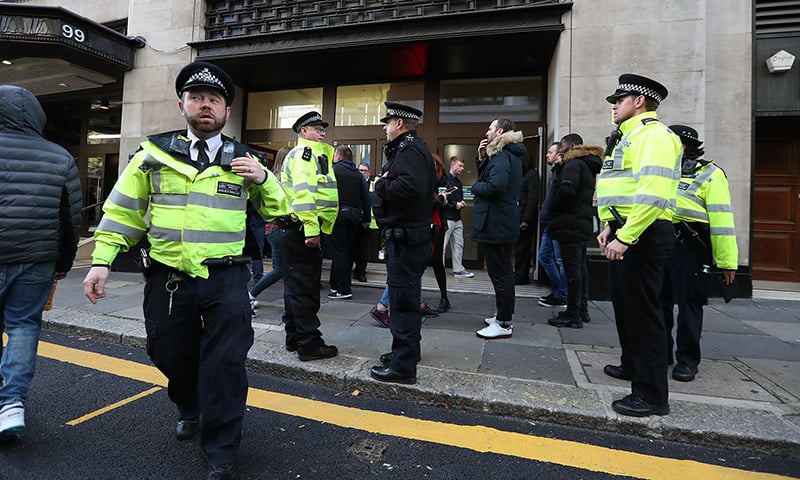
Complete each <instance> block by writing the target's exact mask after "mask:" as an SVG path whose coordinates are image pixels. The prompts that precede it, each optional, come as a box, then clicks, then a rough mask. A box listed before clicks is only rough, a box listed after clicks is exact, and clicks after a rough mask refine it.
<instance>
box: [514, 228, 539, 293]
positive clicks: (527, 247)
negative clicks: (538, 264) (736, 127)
mask: <svg viewBox="0 0 800 480" xmlns="http://www.w3.org/2000/svg"><path fill="white" fill-rule="evenodd" d="M535 234H536V226H535V225H528V227H527V228H520V229H519V239H518V240H517V243H516V244H515V245H514V256H515V261H514V278H515V279H516V281H517V282H519V283H523V284H524V283H528V282H530V281H531V248H532V247H533V236H534V235H535Z"/></svg>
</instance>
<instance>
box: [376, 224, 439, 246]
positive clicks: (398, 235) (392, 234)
mask: <svg viewBox="0 0 800 480" xmlns="http://www.w3.org/2000/svg"><path fill="white" fill-rule="evenodd" d="M383 238H384V239H386V241H390V240H391V241H393V242H395V243H399V244H401V245H409V246H413V245H422V244H423V243H427V242H430V241H431V227H430V226H429V225H426V226H424V227H392V228H386V229H384V230H383Z"/></svg>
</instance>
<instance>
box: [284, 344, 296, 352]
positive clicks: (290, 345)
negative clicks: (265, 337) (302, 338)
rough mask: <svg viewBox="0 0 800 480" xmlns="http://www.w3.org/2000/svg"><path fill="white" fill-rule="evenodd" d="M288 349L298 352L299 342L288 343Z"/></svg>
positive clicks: (288, 350)
mask: <svg viewBox="0 0 800 480" xmlns="http://www.w3.org/2000/svg"><path fill="white" fill-rule="evenodd" d="M286 351H287V352H296V351H297V344H294V343H287V344H286Z"/></svg>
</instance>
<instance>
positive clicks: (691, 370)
mask: <svg viewBox="0 0 800 480" xmlns="http://www.w3.org/2000/svg"><path fill="white" fill-rule="evenodd" d="M695 375H697V367H690V366H689V365H685V364H683V363H679V364H677V365H675V368H673V369H672V378H674V379H675V380H677V381H679V382H691V381H692V380H694V376H695Z"/></svg>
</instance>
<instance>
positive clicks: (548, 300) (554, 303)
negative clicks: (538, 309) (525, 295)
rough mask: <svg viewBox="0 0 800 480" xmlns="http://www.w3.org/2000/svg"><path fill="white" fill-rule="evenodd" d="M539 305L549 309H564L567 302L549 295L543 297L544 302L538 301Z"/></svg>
mask: <svg viewBox="0 0 800 480" xmlns="http://www.w3.org/2000/svg"><path fill="white" fill-rule="evenodd" d="M539 305H541V306H543V307H550V308H556V307H566V306H567V301H566V300H564V299H563V298H558V297H556V296H555V295H553V294H552V293H551V294H550V295H548V296H547V297H545V299H544V300H539Z"/></svg>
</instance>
